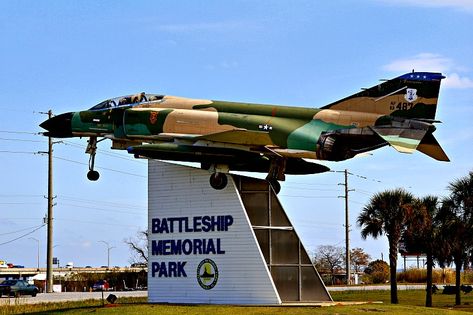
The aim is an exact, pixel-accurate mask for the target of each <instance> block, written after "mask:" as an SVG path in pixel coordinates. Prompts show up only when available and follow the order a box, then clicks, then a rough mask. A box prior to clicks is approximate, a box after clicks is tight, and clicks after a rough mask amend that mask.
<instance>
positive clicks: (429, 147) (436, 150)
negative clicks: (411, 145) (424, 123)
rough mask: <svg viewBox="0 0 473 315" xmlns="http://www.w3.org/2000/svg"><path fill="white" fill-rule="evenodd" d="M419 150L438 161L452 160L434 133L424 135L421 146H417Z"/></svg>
mask: <svg viewBox="0 0 473 315" xmlns="http://www.w3.org/2000/svg"><path fill="white" fill-rule="evenodd" d="M417 150H418V151H420V152H422V153H424V154H426V155H428V156H430V157H432V158H434V159H436V160H438V161H445V162H449V161H450V159H449V158H448V156H447V154H445V152H444V151H443V149H442V147H441V146H440V144H439V143H438V141H437V139H435V137H434V135H433V134H432V133H428V134H427V135H426V136H425V137H424V139H422V141H421V142H420V144H419V146H418V147H417Z"/></svg>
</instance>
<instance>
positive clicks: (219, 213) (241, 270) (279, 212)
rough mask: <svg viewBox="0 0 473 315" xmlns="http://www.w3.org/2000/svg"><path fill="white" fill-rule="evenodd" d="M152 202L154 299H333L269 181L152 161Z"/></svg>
mask: <svg viewBox="0 0 473 315" xmlns="http://www.w3.org/2000/svg"><path fill="white" fill-rule="evenodd" d="M148 207H149V210H148V213H149V215H148V228H149V232H150V233H149V236H150V237H149V261H148V300H149V302H151V303H163V302H164V303H206V304H246V305H248V304H250V305H278V304H283V303H292V302H296V303H297V302H299V303H310V302H331V301H332V298H331V297H330V294H329V293H328V291H327V289H326V288H325V286H324V284H323V282H322V280H321V278H320V276H319V274H318V272H317V270H316V269H315V267H314V266H313V264H312V263H311V261H310V258H309V256H308V254H307V252H306V250H305V249H304V246H303V245H302V243H301V241H300V239H299V237H298V235H297V233H296V231H295V229H294V226H293V225H292V224H291V222H290V220H289V218H288V217H287V215H286V213H285V212H284V209H283V207H282V205H281V203H280V202H279V200H278V198H277V196H276V194H275V193H274V191H273V190H272V188H271V186H270V185H269V184H268V183H267V182H266V181H265V180H261V179H255V178H250V177H244V176H239V175H231V176H229V181H228V185H227V187H225V189H223V190H214V189H213V188H212V187H210V185H209V173H208V172H207V171H204V170H201V169H195V168H191V167H186V166H181V165H175V164H170V163H165V162H160V161H155V160H149V166H148Z"/></svg>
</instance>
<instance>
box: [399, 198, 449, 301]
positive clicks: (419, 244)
mask: <svg viewBox="0 0 473 315" xmlns="http://www.w3.org/2000/svg"><path fill="white" fill-rule="evenodd" d="M438 204H439V202H438V198H437V197H434V196H426V197H424V198H421V199H416V200H415V202H414V203H413V213H412V215H411V217H410V218H409V220H408V221H407V228H406V230H405V231H404V233H403V235H402V240H403V242H404V245H405V246H406V249H407V251H408V252H416V253H424V254H425V255H426V258H427V290H426V297H425V306H427V307H432V271H433V268H434V257H437V256H442V257H443V256H444V255H443V253H442V252H441V251H442V250H443V249H444V247H443V246H441V242H439V239H438V235H439V233H440V230H439V224H438V222H437V215H438V212H439V206H438Z"/></svg>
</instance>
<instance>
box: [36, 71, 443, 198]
mask: <svg viewBox="0 0 473 315" xmlns="http://www.w3.org/2000/svg"><path fill="white" fill-rule="evenodd" d="M443 78H445V77H444V76H442V74H440V73H429V72H414V71H413V72H412V73H407V74H404V75H401V76H399V77H397V78H394V79H391V80H384V81H385V82H382V83H380V84H379V85H376V86H374V87H372V88H369V89H363V90H362V91H361V92H359V93H356V94H353V95H351V96H348V97H346V98H343V99H341V100H339V101H336V102H334V103H331V104H328V105H326V106H324V107H322V108H320V109H316V108H301V107H292V106H276V105H261V104H250V103H236V102H224V101H212V100H204V99H189V98H182V97H175V96H169V95H157V94H145V93H139V94H136V95H130V96H124V97H117V98H114V99H108V100H106V101H103V102H101V103H99V104H97V105H95V106H93V107H92V108H90V109H89V110H85V111H79V112H69V113H64V114H61V115H58V116H55V117H52V118H51V119H48V120H46V121H45V122H43V123H42V124H41V125H40V126H41V127H42V128H44V129H46V130H48V131H47V132H45V133H44V135H45V136H50V137H56V138H68V137H89V140H88V146H87V149H86V153H88V154H90V159H89V172H88V174H87V177H88V178H89V179H90V180H97V179H98V178H99V173H98V172H97V171H95V170H94V161H95V154H96V150H97V142H98V141H101V140H103V139H111V140H112V149H127V150H128V152H129V153H131V154H134V155H135V157H148V158H153V159H161V160H175V161H190V162H199V163H201V167H202V168H203V169H207V170H209V171H210V172H211V173H212V175H211V176H210V184H211V185H212V187H214V188H215V189H223V188H224V187H225V186H226V184H227V177H226V175H225V174H226V173H228V172H229V171H231V170H238V171H251V172H267V173H268V176H267V180H268V181H269V182H270V183H271V184H272V186H273V188H274V189H275V190H277V191H278V190H279V188H280V186H279V183H278V181H279V180H284V179H285V174H314V173H320V172H325V171H328V170H329V169H328V168H327V167H325V166H323V165H320V164H317V163H313V162H310V161H307V160H305V159H316V160H329V161H342V160H346V159H349V158H352V157H354V156H356V155H357V154H360V153H364V152H367V151H371V150H374V149H377V148H380V147H383V146H385V145H390V146H392V147H393V148H394V149H396V150H397V151H399V152H403V153H412V152H413V151H414V150H416V149H417V150H418V151H421V152H423V153H425V154H426V155H428V156H431V157H432V158H434V159H436V160H440V161H449V159H448V157H447V155H446V154H445V152H444V151H443V150H442V148H441V147H440V145H439V143H438V142H437V140H436V139H435V138H434V136H433V134H432V133H433V132H434V131H435V129H436V128H435V127H434V125H433V124H434V123H437V122H439V121H437V120H435V112H436V108H437V99H438V94H439V88H440V82H441V80H442V79H443ZM99 138H102V139H100V140H98V139H99Z"/></svg>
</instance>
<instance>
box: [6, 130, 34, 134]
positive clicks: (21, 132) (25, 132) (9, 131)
mask: <svg viewBox="0 0 473 315" xmlns="http://www.w3.org/2000/svg"><path fill="white" fill-rule="evenodd" d="M0 133H13V134H28V135H39V134H40V133H39V132H31V131H14V130H0Z"/></svg>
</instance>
